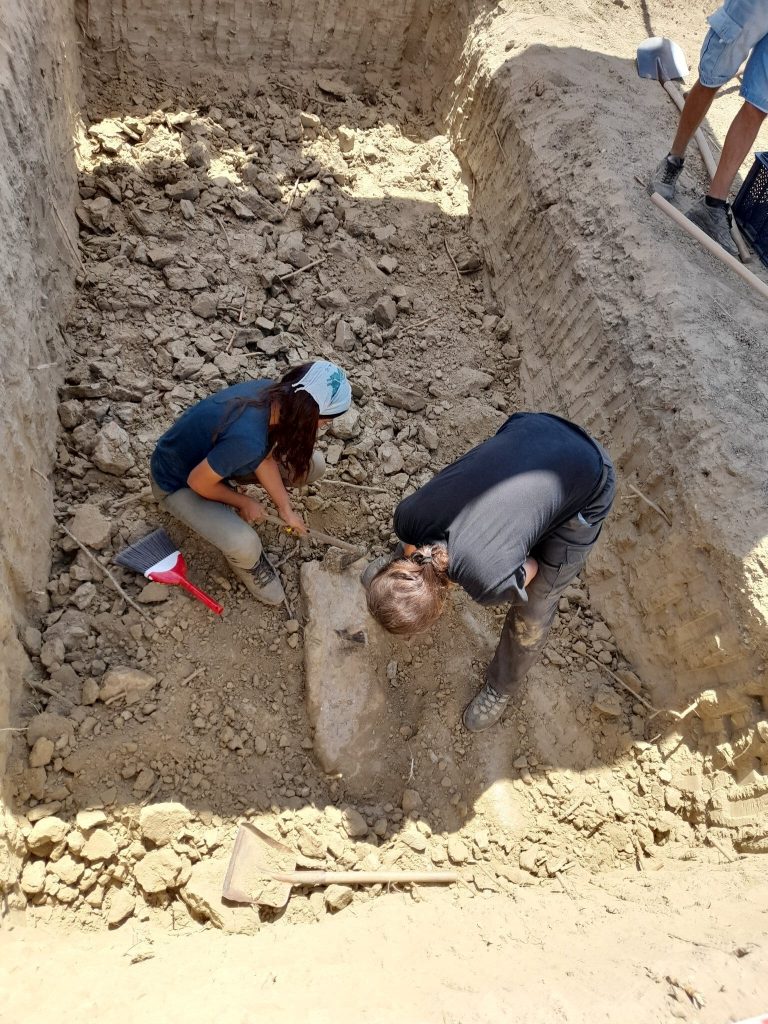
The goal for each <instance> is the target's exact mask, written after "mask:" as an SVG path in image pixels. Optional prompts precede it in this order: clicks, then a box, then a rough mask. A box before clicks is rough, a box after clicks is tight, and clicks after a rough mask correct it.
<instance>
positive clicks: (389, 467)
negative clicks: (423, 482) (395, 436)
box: [379, 441, 405, 476]
mask: <svg viewBox="0 0 768 1024" xmlns="http://www.w3.org/2000/svg"><path fill="white" fill-rule="evenodd" d="M379 460H380V462H381V468H382V469H383V470H384V472H385V473H386V474H387V476H391V475H392V474H393V473H399V472H400V471H401V470H402V469H403V467H404V466H405V462H404V461H403V456H402V455H401V454H400V450H399V449H398V448H397V447H395V445H394V444H392V442H391V441H385V443H384V444H383V445H382V446H381V448H379Z"/></svg>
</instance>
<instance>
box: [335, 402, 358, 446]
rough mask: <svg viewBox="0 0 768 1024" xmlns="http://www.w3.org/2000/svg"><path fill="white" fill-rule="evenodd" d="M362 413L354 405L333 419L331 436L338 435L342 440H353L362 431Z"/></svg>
mask: <svg viewBox="0 0 768 1024" xmlns="http://www.w3.org/2000/svg"><path fill="white" fill-rule="evenodd" d="M360 430H361V427H360V413H359V412H358V411H357V409H355V407H354V406H353V405H351V406H350V407H349V409H347V411H346V412H344V413H342V414H341V416H337V417H336V418H335V419H334V420H332V421H331V425H330V427H329V429H328V433H329V434H330V435H331V437H337V438H338V439H339V440H340V441H351V440H352V438H353V437H357V435H358V434H359V433H360Z"/></svg>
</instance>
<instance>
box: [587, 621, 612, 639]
mask: <svg viewBox="0 0 768 1024" xmlns="http://www.w3.org/2000/svg"><path fill="white" fill-rule="evenodd" d="M589 636H590V639H591V640H611V639H613V638H612V636H611V631H610V629H608V627H607V626H606V624H605V623H604V622H599V621H598V622H594V623H593V624H592V629H591V630H590V631H589Z"/></svg>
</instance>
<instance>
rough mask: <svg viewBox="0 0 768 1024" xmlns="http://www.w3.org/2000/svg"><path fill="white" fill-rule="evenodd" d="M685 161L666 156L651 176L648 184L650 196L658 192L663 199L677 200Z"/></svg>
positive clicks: (676, 157)
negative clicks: (678, 181) (677, 189)
mask: <svg viewBox="0 0 768 1024" xmlns="http://www.w3.org/2000/svg"><path fill="white" fill-rule="evenodd" d="M683 163H684V161H683V159H682V158H681V157H679V156H665V157H664V159H663V160H662V161H661V163H660V164H659V166H658V167H657V168H656V170H655V171H654V172H653V174H652V175H651V180H650V181H649V182H648V195H650V196H652V195H653V193H654V192H658V193H659V195H660V196H662V198H664V199H666V200H667V201H668V202H670V203H671V202H672V200H673V199H674V198H675V189H676V188H677V179H678V178H679V177H680V172H681V171H682V169H683Z"/></svg>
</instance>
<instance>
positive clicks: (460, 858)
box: [447, 835, 469, 864]
mask: <svg viewBox="0 0 768 1024" xmlns="http://www.w3.org/2000/svg"><path fill="white" fill-rule="evenodd" d="M447 849H448V859H449V860H450V862H451V863H452V864H464V863H465V862H466V860H467V859H468V857H469V849H468V848H467V845H466V843H465V842H464V841H463V840H462V839H460V838H459V836H456V835H453V836H449V838H448V847H447Z"/></svg>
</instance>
